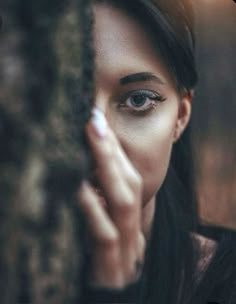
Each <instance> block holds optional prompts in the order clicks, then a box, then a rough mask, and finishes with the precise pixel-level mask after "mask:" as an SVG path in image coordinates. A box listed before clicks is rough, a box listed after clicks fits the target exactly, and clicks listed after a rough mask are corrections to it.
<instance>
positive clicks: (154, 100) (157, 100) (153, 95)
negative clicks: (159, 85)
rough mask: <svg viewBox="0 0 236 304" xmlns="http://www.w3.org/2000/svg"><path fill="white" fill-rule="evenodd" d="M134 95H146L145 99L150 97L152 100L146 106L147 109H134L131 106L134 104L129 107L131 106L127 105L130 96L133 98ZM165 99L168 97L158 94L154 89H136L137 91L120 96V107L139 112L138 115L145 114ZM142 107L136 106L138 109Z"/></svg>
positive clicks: (134, 112) (135, 112)
mask: <svg viewBox="0 0 236 304" xmlns="http://www.w3.org/2000/svg"><path fill="white" fill-rule="evenodd" d="M133 97H144V98H145V99H149V100H150V101H151V102H150V105H149V106H147V107H145V109H142V110H136V109H135V108H133V109H132V108H131V107H132V106H130V107H129V106H127V104H126V103H127V101H128V100H129V99H130V98H133ZM165 100H166V98H165V97H164V96H161V95H160V94H158V93H156V92H154V91H151V90H135V91H131V92H128V93H126V94H125V95H124V96H122V97H121V98H120V101H119V105H118V107H119V108H123V109H125V110H126V111H128V112H131V113H133V114H137V115H138V114H145V113H148V112H150V111H152V110H154V109H155V108H156V107H157V106H158V104H159V103H160V102H164V101H165ZM145 103H146V102H145ZM134 107H135V106H134ZM141 107H142V106H141ZM141 107H136V108H137V109H138V108H141Z"/></svg>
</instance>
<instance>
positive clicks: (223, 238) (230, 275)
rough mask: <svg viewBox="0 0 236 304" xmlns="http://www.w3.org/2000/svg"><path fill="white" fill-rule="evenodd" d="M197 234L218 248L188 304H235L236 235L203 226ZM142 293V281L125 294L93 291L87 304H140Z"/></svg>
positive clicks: (128, 287)
mask: <svg viewBox="0 0 236 304" xmlns="http://www.w3.org/2000/svg"><path fill="white" fill-rule="evenodd" d="M198 233H201V235H204V236H205V237H206V238H210V239H211V240H214V241H215V242H216V244H217V247H218V248H217V249H216V252H215V253H214V254H213V255H212V254H211V255H209V260H210V261H209V263H207V268H206V269H205V270H204V273H203V276H202V277H201V281H200V282H199V284H198V287H197V290H196V292H195V294H194V297H193V300H192V301H191V303H188V304H208V303H209V304H210V303H211V304H236V233H235V232H233V231H231V230H228V229H222V228H217V227H215V228H213V227H203V226H201V227H199V229H198ZM154 286H155V284H154ZM156 288H158V286H156ZM140 289H141V280H140V281H138V282H136V283H134V284H130V285H129V286H127V287H126V288H125V289H123V290H117V289H106V288H102V289H90V290H88V297H87V303H86V304H105V303H106V304H108V303H109V304H111V303H112V304H113V303H125V304H128V303H129V304H131V303H132V304H136V303H140V302H139V301H138V294H139V291H140ZM170 292H171V291H170ZM142 304H148V303H142ZM156 304H158V300H157V302H156ZM167 304H175V303H167Z"/></svg>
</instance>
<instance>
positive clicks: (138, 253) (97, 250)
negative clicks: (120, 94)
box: [79, 108, 145, 288]
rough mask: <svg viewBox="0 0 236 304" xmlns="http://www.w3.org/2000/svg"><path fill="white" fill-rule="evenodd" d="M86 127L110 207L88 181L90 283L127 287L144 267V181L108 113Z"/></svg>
mask: <svg viewBox="0 0 236 304" xmlns="http://www.w3.org/2000/svg"><path fill="white" fill-rule="evenodd" d="M93 113H94V114H93V118H92V121H91V122H90V123H89V124H88V126H87V128H86V133H87V137H88V141H89V144H90V147H91V151H92V154H93V156H94V160H95V165H96V178H97V180H98V181H99V185H100V188H101V190H102V193H103V199H104V200H105V205H106V206H105V207H104V205H103V204H102V203H101V197H100V196H99V195H98V193H97V192H96V189H95V188H94V187H93V186H92V185H91V184H90V183H88V182H85V183H83V185H82V186H81V189H80V191H79V204H80V207H81V209H82V211H83V213H84V214H85V217H86V221H87V228H88V234H89V240H90V242H91V244H92V252H91V273H90V278H91V282H90V284H92V285H94V286H96V287H98V286H99V287H110V288H122V287H125V286H126V285H127V284H129V283H132V282H134V281H135V280H136V279H137V276H138V269H137V268H138V266H140V265H141V264H142V263H143V259H144V252H145V238H144V235H143V233H142V230H141V208H142V206H141V201H142V178H141V176H140V175H139V173H138V172H137V171H136V170H135V169H134V167H133V166H132V164H131V162H130V161H129V159H128V158H127V156H126V155H125V153H124V151H123V149H122V147H121V146H120V143H119V141H118V140H117V138H116V136H115V134H114V133H113V131H112V130H111V129H110V128H109V126H108V124H107V122H106V120H105V117H104V115H103V113H102V112H101V111H100V110H99V109H97V108H95V110H94V111H93Z"/></svg>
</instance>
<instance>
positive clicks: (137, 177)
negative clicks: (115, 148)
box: [130, 171, 143, 190]
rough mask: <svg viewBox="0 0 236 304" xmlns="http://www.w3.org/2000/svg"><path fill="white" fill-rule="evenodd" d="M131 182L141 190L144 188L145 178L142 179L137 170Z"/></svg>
mask: <svg viewBox="0 0 236 304" xmlns="http://www.w3.org/2000/svg"><path fill="white" fill-rule="evenodd" d="M130 184H131V185H132V188H133V189H135V190H141V189H142V187H143V179H142V176H141V175H140V174H139V173H138V172H137V171H135V172H134V173H133V174H132V178H131V181H130Z"/></svg>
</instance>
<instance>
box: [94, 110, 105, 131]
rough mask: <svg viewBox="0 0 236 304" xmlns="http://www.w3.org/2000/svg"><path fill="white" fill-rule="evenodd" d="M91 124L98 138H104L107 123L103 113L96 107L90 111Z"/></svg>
mask: <svg viewBox="0 0 236 304" xmlns="http://www.w3.org/2000/svg"><path fill="white" fill-rule="evenodd" d="M92 124H93V126H94V128H95V130H96V133H97V135H98V136H99V137H105V136H106V134H107V121H106V118H105V115H104V113H103V112H102V110H100V109H99V108H97V107H94V108H93V110H92Z"/></svg>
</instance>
